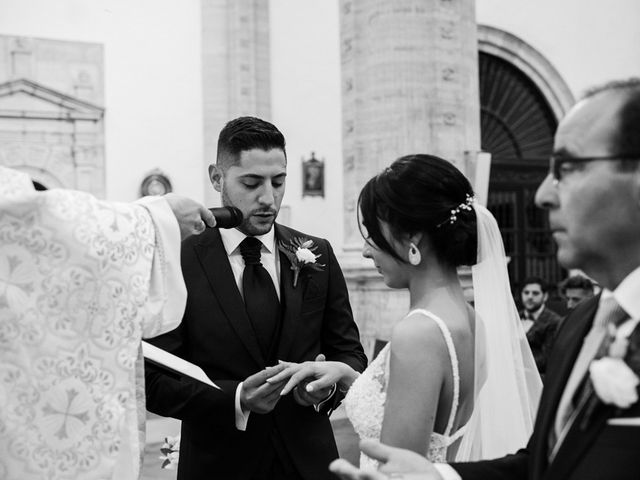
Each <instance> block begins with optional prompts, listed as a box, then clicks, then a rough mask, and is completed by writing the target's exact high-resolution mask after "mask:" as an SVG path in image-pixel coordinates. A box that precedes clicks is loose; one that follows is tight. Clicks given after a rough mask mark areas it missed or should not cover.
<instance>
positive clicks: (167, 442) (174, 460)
mask: <svg viewBox="0 0 640 480" xmlns="http://www.w3.org/2000/svg"><path fill="white" fill-rule="evenodd" d="M160 453H162V456H161V457H159V458H160V460H162V465H160V468H165V469H167V470H175V469H176V468H178V461H179V460H180V435H178V436H177V437H165V439H164V444H162V447H160Z"/></svg>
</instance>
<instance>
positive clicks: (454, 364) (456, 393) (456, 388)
mask: <svg viewBox="0 0 640 480" xmlns="http://www.w3.org/2000/svg"><path fill="white" fill-rule="evenodd" d="M413 313H421V314H423V315H425V316H427V317H429V318H431V319H432V320H433V321H434V322H436V325H438V327H440V331H441V332H442V336H443V337H444V341H445V343H446V345H447V350H448V351H449V359H450V360H451V370H452V373H453V401H452V402H451V412H450V413H449V421H448V422H447V428H446V430H445V431H444V433H443V435H444V436H445V437H449V434H450V433H451V429H452V428H453V422H454V420H455V418H456V413H457V411H458V403H459V401H460V370H459V368H458V355H456V349H455V347H454V345H453V338H452V337H451V332H450V331H449V329H448V328H447V326H446V325H445V323H444V321H443V320H442V319H441V318H440V317H438V316H436V315H434V314H433V313H431V312H430V311H429V310H425V309H423V308H416V309H415V310H411V311H410V312H409V313H408V314H407V317H408V316H409V315H411V314H413ZM463 433H464V432H463ZM456 434H458V432H456Z"/></svg>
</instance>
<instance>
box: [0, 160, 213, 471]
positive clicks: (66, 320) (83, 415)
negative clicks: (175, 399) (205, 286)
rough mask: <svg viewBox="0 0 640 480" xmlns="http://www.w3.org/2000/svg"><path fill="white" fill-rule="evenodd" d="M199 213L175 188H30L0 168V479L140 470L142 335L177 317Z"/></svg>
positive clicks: (205, 215)
mask: <svg viewBox="0 0 640 480" xmlns="http://www.w3.org/2000/svg"><path fill="white" fill-rule="evenodd" d="M176 219H177V220H178V221H177V222H176ZM203 220H204V221H203ZM204 222H206V223H207V224H208V225H209V226H213V225H215V219H214V218H213V215H212V214H211V212H209V211H208V210H207V209H206V208H204V207H203V206H201V205H199V204H197V203H196V202H194V201H192V200H189V199H187V198H184V197H179V196H177V195H174V194H170V195H167V196H165V197H146V198H144V199H142V200H141V201H139V202H138V203H135V204H126V203H111V202H104V201H99V200H97V199H96V198H94V197H92V196H91V195H89V194H87V193H83V192H72V191H68V190H49V191H44V192H36V191H35V190H34V187H33V184H32V182H31V179H30V178H29V177H28V176H27V175H26V174H23V173H21V172H18V171H15V170H11V169H8V168H4V167H0V378H2V380H1V381H0V478H3V479H16V480H17V479H20V480H36V479H44V478H46V479H49V480H57V479H72V478H73V479H87V478H100V479H105V480H109V479H113V480H134V479H137V478H138V476H139V473H140V455H141V452H142V451H143V450H144V437H143V433H144V419H145V412H144V377H143V372H142V367H143V363H142V357H141V353H140V352H141V350H140V339H141V337H146V336H154V335H158V334H160V333H163V332H166V331H168V330H171V329H172V328H175V326H176V325H177V324H178V323H179V321H180V318H181V316H182V312H183V311H184V307H185V303H186V289H185V286H184V281H183V279H182V274H181V272H180V238H181V235H180V233H181V232H182V237H183V238H185V237H187V236H188V235H190V234H192V233H201V232H202V231H204V230H205V223H204Z"/></svg>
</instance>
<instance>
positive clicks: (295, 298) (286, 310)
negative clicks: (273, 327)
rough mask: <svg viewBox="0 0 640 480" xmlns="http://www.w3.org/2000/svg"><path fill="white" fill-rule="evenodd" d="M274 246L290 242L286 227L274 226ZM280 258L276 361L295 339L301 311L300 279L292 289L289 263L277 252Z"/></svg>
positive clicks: (284, 356) (289, 233)
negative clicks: (278, 334)
mask: <svg viewBox="0 0 640 480" xmlns="http://www.w3.org/2000/svg"><path fill="white" fill-rule="evenodd" d="M275 228H276V244H278V243H279V242H283V243H288V242H289V241H291V232H290V231H289V229H287V228H286V227H283V226H282V225H279V224H276V225H275ZM279 256H280V304H281V306H282V311H283V313H282V330H281V332H280V340H279V343H278V350H277V355H278V359H284V358H286V356H287V354H288V353H289V350H291V345H293V341H294V339H295V337H296V331H297V328H298V325H299V323H300V312H301V311H302V292H303V285H302V279H298V284H297V286H296V287H295V288H294V287H293V270H291V262H290V261H289V259H288V258H287V256H286V255H285V254H284V253H282V252H279Z"/></svg>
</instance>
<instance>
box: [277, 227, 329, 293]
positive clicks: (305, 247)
mask: <svg viewBox="0 0 640 480" xmlns="http://www.w3.org/2000/svg"><path fill="white" fill-rule="evenodd" d="M278 249H279V250H280V251H281V252H282V253H284V254H285V255H286V256H287V258H288V259H289V262H291V270H293V288H295V287H296V286H297V285H298V277H299V276H300V272H301V271H302V269H303V268H308V269H311V270H316V271H320V270H322V269H323V268H324V265H322V264H320V263H318V258H320V255H316V254H315V253H313V252H315V251H316V250H317V249H318V246H317V245H314V243H313V240H307V239H305V238H302V237H294V238H292V239H291V240H290V241H289V243H286V244H285V243H284V242H282V241H280V242H279V244H278Z"/></svg>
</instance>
